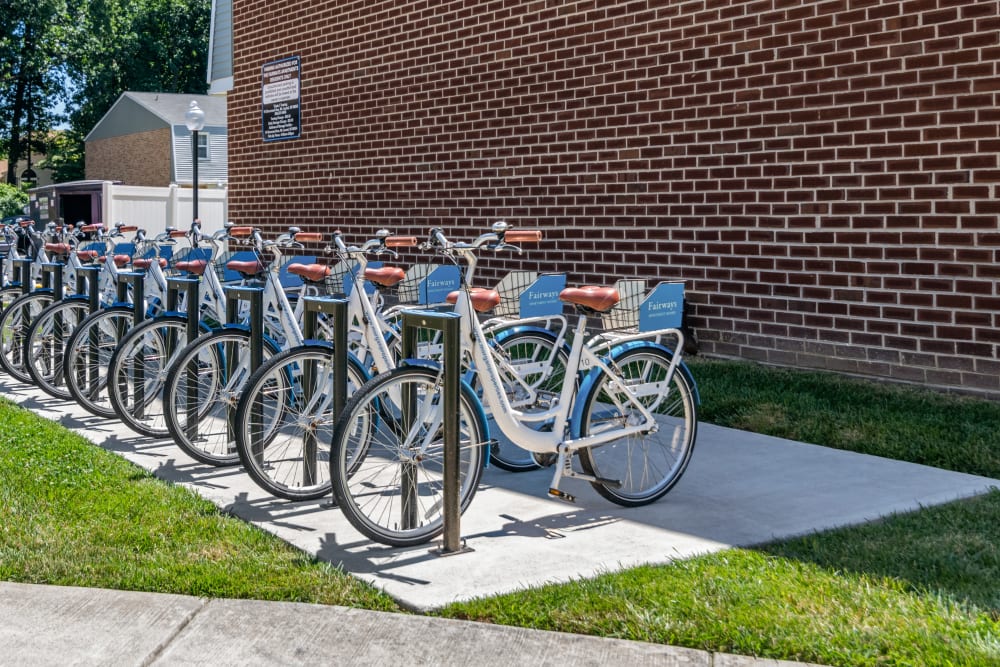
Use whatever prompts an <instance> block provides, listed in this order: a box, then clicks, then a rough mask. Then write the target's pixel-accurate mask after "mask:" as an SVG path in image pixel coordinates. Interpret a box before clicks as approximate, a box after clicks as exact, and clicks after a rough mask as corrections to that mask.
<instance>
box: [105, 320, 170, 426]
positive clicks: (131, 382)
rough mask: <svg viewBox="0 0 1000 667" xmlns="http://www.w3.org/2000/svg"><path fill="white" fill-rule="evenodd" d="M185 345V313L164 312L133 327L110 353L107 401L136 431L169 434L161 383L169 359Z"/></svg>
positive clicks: (165, 374) (164, 380)
mask: <svg viewBox="0 0 1000 667" xmlns="http://www.w3.org/2000/svg"><path fill="white" fill-rule="evenodd" d="M185 345H187V317H184V316H182V315H165V316H161V317H158V318H155V319H152V320H148V321H146V322H143V323H142V324H140V325H139V326H137V327H133V328H132V329H131V330H130V331H129V332H128V333H127V334H125V336H124V337H123V338H122V339H121V341H119V343H118V346H117V347H116V348H115V352H114V354H112V355H111V360H110V361H109V362H108V388H107V391H108V402H109V403H110V404H111V408H112V409H113V410H114V411H115V414H116V415H117V416H118V418H119V419H121V420H122V422H123V423H124V424H125V425H126V426H128V427H129V428H130V429H132V430H133V431H135V432H136V433H139V434H141V435H145V436H148V437H150V438H167V437H169V436H170V430H169V429H168V428H167V425H166V417H165V415H164V407H165V405H164V402H163V387H164V385H165V382H166V376H167V371H168V369H169V366H170V363H171V362H172V361H173V360H174V359H175V358H176V357H177V356H178V354H179V351H180V350H181V349H182V348H183V347H184V346H185ZM137 359H138V360H140V362H139V363H136V361H137ZM140 390H141V391H140Z"/></svg>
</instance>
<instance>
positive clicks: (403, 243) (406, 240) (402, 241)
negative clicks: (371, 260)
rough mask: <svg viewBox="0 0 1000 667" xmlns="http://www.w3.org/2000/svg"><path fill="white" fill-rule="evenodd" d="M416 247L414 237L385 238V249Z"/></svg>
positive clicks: (415, 238)
mask: <svg viewBox="0 0 1000 667" xmlns="http://www.w3.org/2000/svg"><path fill="white" fill-rule="evenodd" d="M416 245H417V237H416V236H387V237H386V239H385V247H386V248H412V247H414V246H416Z"/></svg>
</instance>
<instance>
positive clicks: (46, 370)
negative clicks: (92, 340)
mask: <svg viewBox="0 0 1000 667" xmlns="http://www.w3.org/2000/svg"><path fill="white" fill-rule="evenodd" d="M89 312H90V309H89V305H88V304H87V302H86V301H84V300H82V299H64V300H62V301H59V302H57V303H53V304H51V305H50V306H49V307H48V308H46V309H45V310H43V311H42V312H41V313H39V314H38V317H36V318H35V321H34V322H32V323H31V326H29V327H28V333H27V336H26V337H25V341H24V359H25V370H26V371H27V373H28V375H30V376H31V381H32V382H33V383H34V384H35V385H37V386H38V388H40V389H41V390H42V391H44V392H45V393H46V394H48V395H49V396H54V397H55V398H61V399H65V400H68V399H70V398H72V397H73V396H72V394H70V393H69V389H68V388H67V387H66V380H65V377H64V375H63V359H64V357H65V352H66V341H68V340H69V337H70V336H71V335H72V334H73V330H74V329H76V327H77V326H78V325H79V324H80V322H82V321H83V319H84V318H85V317H86V316H87V315H88V314H89Z"/></svg>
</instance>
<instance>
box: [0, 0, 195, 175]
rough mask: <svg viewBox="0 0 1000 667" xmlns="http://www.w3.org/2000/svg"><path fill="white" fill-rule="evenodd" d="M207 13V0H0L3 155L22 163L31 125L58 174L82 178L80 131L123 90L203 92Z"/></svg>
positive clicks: (0, 138) (40, 148) (84, 133)
mask: <svg viewBox="0 0 1000 667" xmlns="http://www.w3.org/2000/svg"><path fill="white" fill-rule="evenodd" d="M210 14H211V0H0V154H7V155H8V156H9V157H10V161H11V163H12V165H13V164H16V162H17V159H18V158H19V157H21V156H23V155H24V154H25V151H26V150H27V137H28V135H29V133H28V131H27V128H28V126H29V125H31V132H30V136H31V140H32V142H34V145H35V150H37V151H39V152H46V153H47V154H48V156H49V158H48V159H47V161H46V162H45V164H46V165H47V166H49V167H50V168H54V169H55V172H56V173H55V176H56V180H58V181H63V180H75V179H78V178H81V177H82V176H83V164H84V160H83V155H84V152H83V138H84V137H86V136H87V134H88V133H89V132H90V130H91V129H92V128H93V127H94V125H95V124H96V123H97V122H98V121H99V120H100V119H101V118H102V117H103V116H104V114H105V113H107V111H108V109H110V108H111V105H112V104H114V102H115V100H117V99H118V97H119V96H120V95H121V94H122V93H123V92H125V91H127V90H133V91H148V92H166V93H193V94H201V93H204V92H205V91H206V89H207V87H208V84H207V82H206V71H207V70H206V68H207V63H208V33H209V20H210ZM60 101H61V102H63V103H64V109H65V117H62V118H59V117H58V116H57V115H56V114H55V113H54V112H53V109H54V108H56V103H57V102H60ZM59 121H63V122H68V125H69V130H68V131H67V132H64V133H62V134H50V132H49V130H50V128H51V127H52V126H53V125H54V124H55V123H57V122H59ZM46 144H47V145H46ZM15 169H16V167H14V166H12V167H11V168H10V169H9V170H8V174H7V179H8V180H10V179H11V178H13V175H14V170H15Z"/></svg>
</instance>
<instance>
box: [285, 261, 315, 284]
mask: <svg viewBox="0 0 1000 667" xmlns="http://www.w3.org/2000/svg"><path fill="white" fill-rule="evenodd" d="M315 263H316V256H315V255H308V256H297V257H287V258H285V261H284V264H282V265H281V269H280V270H279V271H278V282H279V283H281V286H282V287H284V288H285V289H290V288H292V287H301V286H302V278H301V277H300V276H297V275H295V274H293V273H289V272H288V265H289V264H315Z"/></svg>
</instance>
